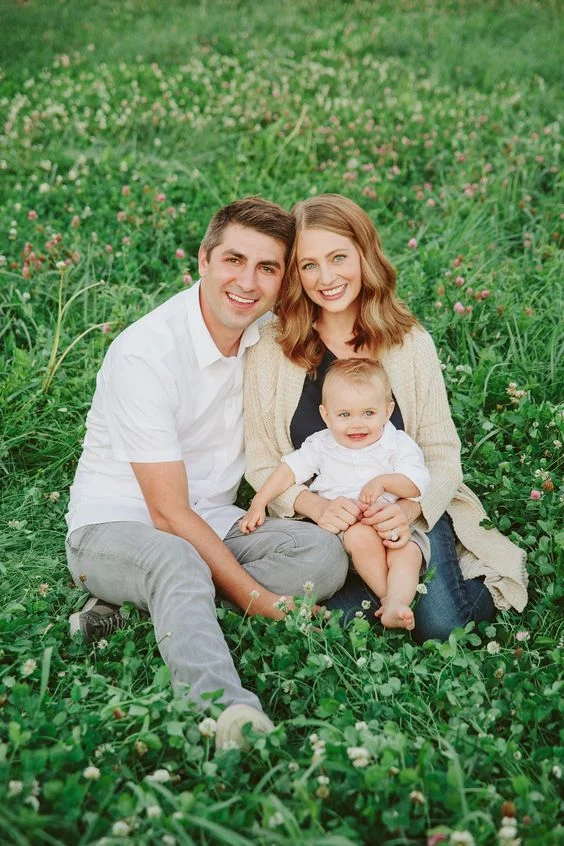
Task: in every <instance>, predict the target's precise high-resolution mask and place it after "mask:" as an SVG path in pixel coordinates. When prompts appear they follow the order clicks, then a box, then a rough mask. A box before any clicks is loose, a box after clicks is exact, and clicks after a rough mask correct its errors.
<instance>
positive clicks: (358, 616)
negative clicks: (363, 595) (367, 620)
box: [354, 611, 364, 620]
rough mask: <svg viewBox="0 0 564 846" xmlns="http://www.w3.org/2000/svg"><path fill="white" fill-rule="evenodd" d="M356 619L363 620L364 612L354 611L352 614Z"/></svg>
mask: <svg viewBox="0 0 564 846" xmlns="http://www.w3.org/2000/svg"><path fill="white" fill-rule="evenodd" d="M354 616H355V617H356V618H357V619H358V620H364V614H363V613H362V611H356V612H355V615H354Z"/></svg>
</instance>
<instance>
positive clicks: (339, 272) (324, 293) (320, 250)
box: [296, 229, 362, 313]
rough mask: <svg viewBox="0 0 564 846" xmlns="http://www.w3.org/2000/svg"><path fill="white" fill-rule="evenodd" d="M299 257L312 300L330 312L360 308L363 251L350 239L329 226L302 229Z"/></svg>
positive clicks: (297, 251)
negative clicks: (329, 228)
mask: <svg viewBox="0 0 564 846" xmlns="http://www.w3.org/2000/svg"><path fill="white" fill-rule="evenodd" d="M296 258H297V263H298V271H299V274H300V280H301V283H302V287H303V289H304V291H305V292H306V294H307V295H308V297H309V298H310V300H312V302H314V303H315V304H316V305H318V306H319V307H320V308H322V309H324V310H325V311H328V312H333V313H341V312H344V311H347V310H349V309H350V310H351V311H354V312H356V311H357V309H358V303H357V298H358V295H359V293H360V289H361V288H362V275H361V267H360V253H359V251H358V249H357V248H356V247H355V245H354V244H353V242H352V241H351V240H350V238H346V237H345V236H344V235H337V234H336V233H335V232H330V231H329V230H328V229H303V230H301V231H300V232H299V233H298V238H297V247H296Z"/></svg>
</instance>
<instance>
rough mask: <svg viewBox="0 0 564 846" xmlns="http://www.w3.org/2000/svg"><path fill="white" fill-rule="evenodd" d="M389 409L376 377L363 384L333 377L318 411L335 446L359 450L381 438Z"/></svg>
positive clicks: (392, 406)
mask: <svg viewBox="0 0 564 846" xmlns="http://www.w3.org/2000/svg"><path fill="white" fill-rule="evenodd" d="M393 408H394V404H393V402H388V400H387V399H386V393H385V391H384V387H383V385H382V384H381V382H380V380H379V379H378V378H374V379H372V380H371V381H370V382H369V383H366V384H365V383H362V382H360V383H359V382H346V381H344V380H343V379H338V378H335V379H332V380H331V382H330V384H329V385H327V387H326V390H325V404H324V405H321V406H320V408H319V410H320V412H321V416H322V417H323V420H324V421H325V424H326V425H327V428H328V429H330V430H331V432H332V434H333V437H334V438H335V440H336V441H337V443H338V444H341V446H344V447H349V448H350V449H362V448H363V447H367V446H370V444H373V443H375V442H376V441H377V440H379V439H380V438H381V437H382V432H383V431H384V426H385V425H386V423H387V422H388V420H389V419H390V415H391V413H392V411H393Z"/></svg>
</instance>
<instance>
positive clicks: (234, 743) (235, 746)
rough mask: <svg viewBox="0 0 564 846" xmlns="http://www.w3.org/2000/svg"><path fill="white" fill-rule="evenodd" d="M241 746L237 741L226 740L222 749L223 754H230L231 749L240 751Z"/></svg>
mask: <svg viewBox="0 0 564 846" xmlns="http://www.w3.org/2000/svg"><path fill="white" fill-rule="evenodd" d="M240 748H241V744H240V743H237V741H236V740H226V741H225V743H224V744H223V746H222V747H221V749H222V751H223V752H229V751H230V750H231V749H240Z"/></svg>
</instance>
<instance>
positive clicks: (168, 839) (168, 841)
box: [163, 834, 176, 846]
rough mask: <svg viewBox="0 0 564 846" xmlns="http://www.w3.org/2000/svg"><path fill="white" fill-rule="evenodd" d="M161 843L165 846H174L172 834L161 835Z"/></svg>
mask: <svg viewBox="0 0 564 846" xmlns="http://www.w3.org/2000/svg"><path fill="white" fill-rule="evenodd" d="M163 843H164V844H165V846H176V837H173V836H172V834H163Z"/></svg>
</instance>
